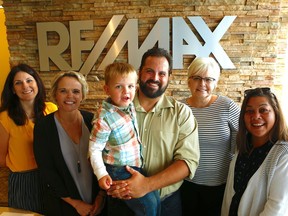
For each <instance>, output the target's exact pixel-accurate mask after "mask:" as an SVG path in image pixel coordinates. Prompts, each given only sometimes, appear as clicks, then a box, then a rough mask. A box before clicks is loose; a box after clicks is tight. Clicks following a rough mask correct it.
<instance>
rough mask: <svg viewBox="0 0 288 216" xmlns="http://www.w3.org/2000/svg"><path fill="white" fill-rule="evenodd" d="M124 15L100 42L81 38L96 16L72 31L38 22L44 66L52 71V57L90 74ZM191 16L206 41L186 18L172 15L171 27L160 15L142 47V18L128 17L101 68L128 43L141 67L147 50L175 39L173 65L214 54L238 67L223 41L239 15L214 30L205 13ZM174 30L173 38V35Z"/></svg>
mask: <svg viewBox="0 0 288 216" xmlns="http://www.w3.org/2000/svg"><path fill="white" fill-rule="evenodd" d="M123 17H124V15H115V16H113V17H112V18H111V20H110V21H109V23H108V25H107V26H106V28H105V30H104V31H103V32H102V34H101V36H100V37H99V39H98V41H96V43H95V42H94V41H88V40H81V31H82V30H86V31H87V30H91V31H92V30H93V20H85V21H70V22H69V30H70V31H69V30H68V29H67V28H66V26H65V25H64V24H63V23H60V22H41V23H37V36H38V48H39V60H40V70H41V71H49V70H50V68H49V60H51V61H53V62H54V64H55V65H56V66H57V67H58V68H59V69H60V70H76V71H80V73H82V74H88V73H89V72H90V71H91V69H92V68H93V67H94V65H95V63H96V62H97V60H98V58H99V57H100V55H101V53H102V51H103V49H104V48H105V46H106V45H107V43H108V41H109V40H110V39H111V37H112V36H113V34H115V31H116V29H117V27H118V26H119V24H120V22H121V20H122V19H123ZM187 18H188V20H189V22H190V23H191V24H192V25H193V26H194V28H195V29H196V31H197V32H198V34H199V35H200V36H201V38H202V39H203V41H204V43H203V41H202V42H200V41H199V40H198V38H197V37H196V35H195V34H194V33H193V31H192V30H191V28H190V27H189V25H188V24H187V23H186V22H185V20H184V18H182V17H173V18H171V19H172V25H171V26H172V29H171V31H170V23H169V22H170V18H159V19H158V20H157V22H156V23H155V25H154V26H153V28H152V29H151V31H150V32H149V34H148V35H147V37H146V38H145V40H144V41H143V43H142V44H141V46H140V47H139V44H138V19H128V20H127V22H126V23H125V25H124V26H123V28H122V29H121V31H120V33H119V34H118V35H117V37H116V39H115V40H114V42H113V44H112V45H111V47H110V49H109V51H108V53H107V54H106V56H105V57H104V59H103V60H102V62H101V63H100V65H99V68H98V70H103V69H104V67H105V66H106V65H107V64H110V63H112V62H114V60H115V59H116V58H117V56H118V55H119V53H120V51H121V50H122V49H123V47H124V46H125V44H126V43H127V47H128V62H129V63H130V64H132V65H133V66H134V67H135V68H139V65H140V61H141V57H142V55H143V54H144V52H146V51H147V50H148V49H150V48H152V47H153V46H155V44H157V43H158V46H159V47H162V48H165V49H166V50H170V41H171V42H172V57H173V69H183V57H184V55H195V56H202V57H204V56H209V55H210V54H213V56H214V57H215V59H216V60H217V61H218V63H219V64H220V66H221V67H222V68H223V69H235V66H234V64H233V63H232V61H231V60H230V58H229V57H228V55H227V53H226V52H225V51H224V49H223V48H222V46H221V45H220V43H219V42H220V40H221V38H222V37H223V35H224V34H225V32H226V31H227V30H228V28H229V27H230V25H231V24H232V23H233V21H234V20H235V19H236V16H225V17H224V18H223V19H222V20H221V21H220V23H219V24H218V25H217V27H216V28H215V29H214V31H213V32H212V31H211V30H210V29H209V27H208V26H207V24H206V23H205V22H204V20H203V19H202V18H201V17H199V16H189V17H187ZM48 32H56V33H57V34H58V35H59V42H58V43H57V44H56V45H49V41H48ZM170 32H171V34H172V35H171V37H172V38H170ZM69 46H70V50H71V65H69V63H68V62H67V61H66V60H65V59H64V58H63V57H62V54H63V53H64V52H65V50H67V49H68V48H69ZM84 50H85V51H86V52H87V51H89V55H88V57H87V59H86V60H85V61H84V62H83V61H82V58H81V54H82V51H84Z"/></svg>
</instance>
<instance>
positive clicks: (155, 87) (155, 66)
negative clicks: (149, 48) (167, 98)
mask: <svg viewBox="0 0 288 216" xmlns="http://www.w3.org/2000/svg"><path fill="white" fill-rule="evenodd" d="M168 83H169V63H168V61H167V59H166V58H165V57H157V56H149V57H148V58H147V59H146V61H145V64H144V66H143V68H142V70H141V71H139V87H140V90H141V91H142V92H143V94H144V95H145V96H146V97H148V98H157V97H159V96H161V95H162V94H163V93H164V92H165V90H166V88H167V87H168Z"/></svg>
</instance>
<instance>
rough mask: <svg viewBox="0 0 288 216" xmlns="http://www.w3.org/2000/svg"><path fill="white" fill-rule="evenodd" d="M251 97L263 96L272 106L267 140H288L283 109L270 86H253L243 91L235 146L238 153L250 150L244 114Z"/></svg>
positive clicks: (287, 129) (273, 141)
mask: <svg viewBox="0 0 288 216" xmlns="http://www.w3.org/2000/svg"><path fill="white" fill-rule="evenodd" d="M252 97H265V98H267V100H268V103H269V104H270V105H271V106H272V108H273V110H274V113H275V123H274V126H273V127H272V129H271V131H270V132H269V141H270V142H272V143H273V144H274V143H275V142H276V141H278V140H283V141H288V128H287V125H286V122H285V118H284V115H283V111H282V109H281V106H280V104H279V102H278V100H277V97H276V95H275V94H274V93H272V92H271V90H270V88H255V89H249V90H246V91H245V97H244V100H243V103H242V107H241V111H240V116H239V131H238V134H237V147H238V150H239V153H240V154H242V153H244V154H245V153H248V152H249V151H250V150H251V146H249V144H248V141H249V137H250V134H249V132H248V131H247V129H246V127H245V122H244V115H245V111H246V106H247V103H248V101H249V99H250V98H252Z"/></svg>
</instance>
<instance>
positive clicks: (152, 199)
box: [105, 164, 160, 216]
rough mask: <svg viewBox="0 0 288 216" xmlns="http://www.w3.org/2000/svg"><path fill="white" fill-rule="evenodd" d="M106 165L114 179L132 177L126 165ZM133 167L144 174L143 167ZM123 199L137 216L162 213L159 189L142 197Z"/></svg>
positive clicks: (154, 215) (152, 215)
mask: <svg viewBox="0 0 288 216" xmlns="http://www.w3.org/2000/svg"><path fill="white" fill-rule="evenodd" d="M105 166H106V170H107V172H108V173H109V175H110V177H111V178H112V179H113V180H125V179H128V178H130V177H131V174H130V173H129V172H128V171H127V170H126V167H125V166H113V165H109V164H105ZM132 168H133V169H135V170H137V171H138V172H140V173H142V174H143V172H142V169H141V168H139V167H132ZM109 200H110V199H108V212H109V206H110V205H109ZM123 201H124V202H125V203H126V205H127V206H128V207H129V208H130V209H131V210H132V211H133V212H134V214H135V215H137V216H142V215H143V216H144V215H145V216H159V215H160V197H159V193H158V191H152V192H150V193H148V194H146V195H145V196H143V197H140V198H136V199H130V200H123ZM115 213H116V212H115ZM108 214H109V213H108ZM117 215H119V214H117Z"/></svg>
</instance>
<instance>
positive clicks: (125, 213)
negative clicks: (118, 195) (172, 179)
mask: <svg viewBox="0 0 288 216" xmlns="http://www.w3.org/2000/svg"><path fill="white" fill-rule="evenodd" d="M107 210H108V216H135V214H134V213H133V212H132V211H131V209H129V208H128V207H127V205H125V203H124V202H122V201H121V200H119V199H115V198H113V197H111V196H109V197H108V206H107ZM190 213H191V212H190ZM160 215H161V216H182V207H181V197H180V191H179V190H178V191H176V192H174V193H172V194H171V195H170V196H168V197H167V198H164V199H163V200H161V213H160Z"/></svg>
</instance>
